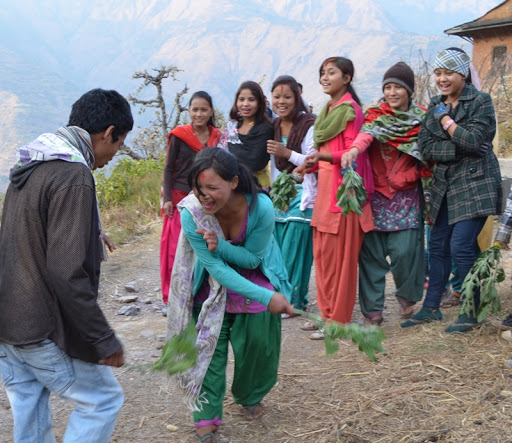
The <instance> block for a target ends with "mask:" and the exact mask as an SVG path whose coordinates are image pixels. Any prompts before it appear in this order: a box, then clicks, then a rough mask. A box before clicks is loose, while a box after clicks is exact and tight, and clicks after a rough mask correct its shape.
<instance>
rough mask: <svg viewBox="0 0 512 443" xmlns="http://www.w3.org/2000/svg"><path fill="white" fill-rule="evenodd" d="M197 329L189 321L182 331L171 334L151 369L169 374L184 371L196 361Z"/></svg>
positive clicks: (193, 323)
mask: <svg viewBox="0 0 512 443" xmlns="http://www.w3.org/2000/svg"><path fill="white" fill-rule="evenodd" d="M196 341H197V331H196V324H195V322H193V321H191V322H190V323H189V324H188V326H187V327H186V328H185V330H184V331H183V332H181V333H180V334H176V335H174V336H172V337H171V338H170V339H169V340H167V342H166V343H165V345H164V347H163V348H162V356H161V357H160V359H159V360H157V361H156V362H155V363H153V371H166V372H167V374H169V375H174V374H177V373H180V372H185V371H186V370H187V369H189V368H191V367H192V366H194V365H195V364H196V363H197V348H196Z"/></svg>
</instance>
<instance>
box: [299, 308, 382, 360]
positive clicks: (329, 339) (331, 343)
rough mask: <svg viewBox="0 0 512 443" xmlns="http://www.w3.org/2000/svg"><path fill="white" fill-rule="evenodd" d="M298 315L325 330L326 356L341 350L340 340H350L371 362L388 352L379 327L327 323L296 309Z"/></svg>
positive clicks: (318, 317)
mask: <svg viewBox="0 0 512 443" xmlns="http://www.w3.org/2000/svg"><path fill="white" fill-rule="evenodd" d="M294 312H295V313H296V314H299V315H302V316H303V317H306V318H307V319H308V320H310V321H312V322H314V323H315V325H316V326H318V328H319V329H323V332H324V343H325V354H326V355H327V356H330V355H332V354H334V353H336V352H337V351H338V349H339V343H338V342H337V340H339V339H348V338H350V339H351V340H352V341H353V342H354V343H355V344H356V345H357V346H358V348H359V350H360V351H361V352H364V353H365V354H366V355H367V356H368V358H369V359H370V360H374V361H375V360H377V357H376V356H375V354H376V353H378V352H381V353H385V352H386V350H385V349H384V347H383V346H382V341H383V340H384V339H385V338H386V334H384V331H383V330H382V329H381V328H379V327H377V326H370V327H367V328H366V327H364V328H363V327H361V326H359V325H357V324H354V323H349V324H345V325H344V324H341V323H338V322H336V321H330V322H329V323H327V322H326V321H325V320H324V319H323V318H321V317H320V316H318V315H315V314H311V313H309V312H305V311H301V310H300V309H294Z"/></svg>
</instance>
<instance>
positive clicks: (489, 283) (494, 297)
mask: <svg viewBox="0 0 512 443" xmlns="http://www.w3.org/2000/svg"><path fill="white" fill-rule="evenodd" d="M500 261H501V246H500V245H499V244H495V245H493V246H491V247H490V248H488V249H486V250H485V251H483V252H482V253H481V254H480V256H479V257H478V258H477V259H476V260H475V263H474V264H473V267H472V268H471V271H469V272H468V275H466V278H465V279H464V282H463V283H462V288H461V291H462V294H463V295H464V299H463V301H462V306H461V307H460V311H459V312H460V314H466V315H468V316H470V317H475V316H476V318H477V321H478V322H479V323H480V322H482V321H484V320H485V318H486V317H487V316H488V315H489V313H492V314H496V313H497V312H499V311H500V309H501V302H500V299H499V297H498V290H497V288H496V285H497V284H498V283H501V282H502V281H503V280H505V271H504V270H503V268H502V267H501V265H500ZM478 289H479V290H480V306H479V307H478V310H477V309H476V306H475V291H476V290H478Z"/></svg>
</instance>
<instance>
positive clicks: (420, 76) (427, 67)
mask: <svg viewBox="0 0 512 443" xmlns="http://www.w3.org/2000/svg"><path fill="white" fill-rule="evenodd" d="M414 65H416V66H417V70H416V73H415V75H414V84H415V85H414V95H415V101H416V103H418V104H420V105H422V106H424V107H427V106H428V105H429V103H430V100H431V99H432V97H433V96H434V95H436V86H435V84H434V82H433V81H432V63H430V62H429V61H428V60H427V59H425V57H424V55H423V53H422V52H421V50H420V51H418V61H417V62H416V63H413V66H414Z"/></svg>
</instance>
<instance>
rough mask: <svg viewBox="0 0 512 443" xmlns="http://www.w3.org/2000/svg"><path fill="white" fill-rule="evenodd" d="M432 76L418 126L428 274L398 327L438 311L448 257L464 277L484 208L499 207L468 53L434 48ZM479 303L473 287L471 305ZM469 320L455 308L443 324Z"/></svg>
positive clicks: (459, 326) (488, 116) (486, 116)
mask: <svg viewBox="0 0 512 443" xmlns="http://www.w3.org/2000/svg"><path fill="white" fill-rule="evenodd" d="M434 78H435V81H436V85H437V87H438V88H439V90H440V91H441V95H438V96H436V97H434V98H433V99H432V102H431V103H430V105H429V108H428V111H427V116H426V117H425V120H424V122H423V125H422V128H421V130H420V134H419V145H420V150H421V153H422V155H423V157H424V158H425V159H426V160H431V161H434V162H436V167H435V170H434V174H433V181H432V189H431V202H430V205H431V207H430V212H429V216H430V219H431V221H432V223H433V225H432V233H431V237H430V245H429V249H430V280H429V286H428V290H427V295H426V297H425V301H424V302H423V307H422V308H421V310H420V311H419V312H418V313H417V314H415V315H414V316H413V317H412V318H411V319H409V320H408V321H406V322H404V323H402V327H409V326H415V325H418V324H421V323H425V322H431V321H439V320H441V319H442V314H441V312H440V311H439V305H440V301H441V296H442V294H443V290H444V287H445V285H446V282H447V280H448V277H449V275H450V269H451V264H452V258H453V261H454V263H455V265H456V266H457V268H458V270H459V273H460V278H461V279H462V280H464V278H465V277H466V275H467V274H468V272H469V271H470V270H471V267H472V266H473V263H474V261H475V260H476V258H477V257H476V253H475V247H474V245H475V242H476V239H477V237H478V234H479V233H480V231H481V230H482V227H483V226H484V224H485V221H486V218H487V216H489V215H494V214H499V213H501V210H502V208H501V205H502V193H503V190H502V184H501V174H500V168H499V164H498V159H497V158H496V156H495V155H494V153H493V151H492V144H491V142H492V139H493V138H494V134H495V132H496V118H495V114H494V107H493V104H492V100H491V97H490V95H489V94H487V93H485V92H481V91H478V89H476V88H475V86H473V85H472V84H471V75H470V58H469V56H468V55H467V54H466V53H465V52H464V51H462V50H461V49H458V48H448V49H445V50H443V51H441V52H440V53H439V54H438V55H437V57H436V60H435V69H434ZM462 296H463V297H464V293H463V294H462ZM479 303H480V296H479V294H478V293H477V294H475V307H476V309H478V306H479ZM477 324H478V321H477V319H476V317H475V316H468V315H466V314H462V315H459V317H458V318H457V319H456V320H455V322H454V323H453V324H452V325H450V326H449V327H448V328H447V329H446V332H465V331H468V330H470V329H472V328H473V327H475V326H476V325H477Z"/></svg>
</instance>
